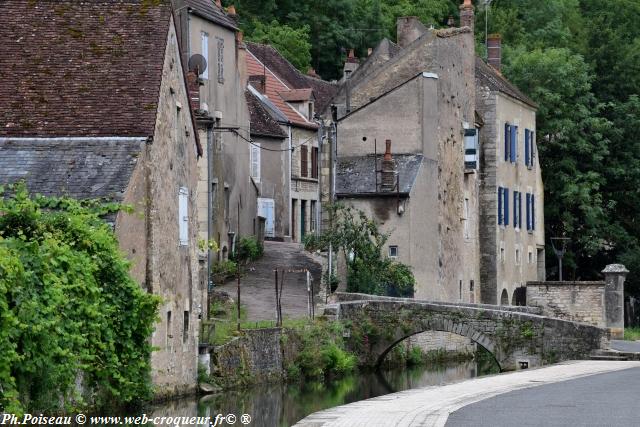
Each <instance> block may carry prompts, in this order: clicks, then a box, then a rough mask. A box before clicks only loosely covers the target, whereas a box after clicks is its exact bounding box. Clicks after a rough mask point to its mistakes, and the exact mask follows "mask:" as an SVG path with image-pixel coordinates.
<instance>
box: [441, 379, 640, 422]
mask: <svg viewBox="0 0 640 427" xmlns="http://www.w3.org/2000/svg"><path fill="white" fill-rule="evenodd" d="M638 396H640V367H639V368H632V369H625V370H624V371H616V372H609V373H606V374H599V375H591V376H588V377H584V378H580V379H576V380H569V381H563V382H560V383H556V384H548V385H543V386H540V387H533V388H528V389H525V390H518V391H513V392H510V393H505V394H501V395H499V396H496V397H492V398H490V399H486V400H483V401H481V402H478V403H474V404H471V405H468V406H465V407H464V408H461V409H459V410H457V411H455V412H454V413H452V414H451V415H450V416H449V420H448V421H447V424H446V426H447V427H466V426H474V427H502V426H504V427H507V426H509V427H511V426H519V427H533V426H536V427H538V426H540V427H547V426H572V427H573V426H593V427H601V426H620V427H626V426H637V425H639V424H640V406H639V405H638Z"/></svg>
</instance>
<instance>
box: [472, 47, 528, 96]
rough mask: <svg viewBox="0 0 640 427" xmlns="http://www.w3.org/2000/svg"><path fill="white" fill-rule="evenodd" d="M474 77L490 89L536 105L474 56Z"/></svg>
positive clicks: (493, 69)
mask: <svg viewBox="0 0 640 427" xmlns="http://www.w3.org/2000/svg"><path fill="white" fill-rule="evenodd" d="M476 79H477V80H478V82H479V83H480V84H482V85H484V86H487V87H488V88H489V89H491V90H495V91H498V92H502V93H504V94H506V95H509V96H510V97H512V98H515V99H517V100H520V101H522V102H524V103H525V104H527V105H529V106H530V107H533V108H538V105H537V104H536V103H535V102H534V101H533V100H532V99H531V98H529V97H528V96H527V95H525V94H524V93H522V92H521V91H520V89H518V88H517V87H516V86H515V85H514V84H513V83H511V82H510V81H509V80H507V79H506V78H504V77H503V76H502V75H501V74H500V73H498V71H496V69H495V68H493V67H492V66H490V65H489V64H487V63H486V62H484V61H483V60H482V58H480V57H477V56H476Z"/></svg>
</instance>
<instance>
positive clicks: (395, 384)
mask: <svg viewBox="0 0 640 427" xmlns="http://www.w3.org/2000/svg"><path fill="white" fill-rule="evenodd" d="M488 372H489V371H488V370H487V369H486V368H485V367H483V366H480V367H479V365H477V364H476V363H475V362H465V363H461V364H455V365H444V366H443V365H440V366H418V367H411V368H406V369H398V370H390V371H383V372H370V373H358V374H356V375H351V376H347V377H344V378H340V379H336V380H333V381H329V382H303V383H299V384H266V385H258V386H253V387H251V388H250V389H248V390H231V391H225V392H224V393H221V394H218V395H211V396H206V397H205V398H203V399H201V400H200V401H199V402H198V404H197V414H196V405H195V401H188V402H182V403H176V402H173V403H169V404H166V405H163V406H160V407H156V408H154V413H155V414H158V415H163V416H172V415H173V416H175V415H180V416H183V415H185V416H196V415H197V416H201V417H202V416H210V417H212V418H213V417H215V416H216V414H235V415H236V416H238V417H239V416H241V415H242V414H249V415H251V417H252V421H251V423H250V424H249V425H251V426H254V427H275V426H291V425H293V424H295V423H296V422H297V421H299V420H301V419H302V418H304V417H305V416H307V415H309V414H311V413H313V412H316V411H320V410H322V409H327V408H331V407H334V406H338V405H343V404H346V403H351V402H356V401H358V400H363V399H369V398H372V397H376V396H380V395H384V394H388V393H394V392H397V391H402V390H407V389H411V388H418V387H425V386H432V385H442V384H448V383H453V382H457V381H462V380H465V379H468V378H474V377H476V376H478V375H483V374H486V373H488ZM236 425H241V423H240V422H239V419H238V422H237V423H236Z"/></svg>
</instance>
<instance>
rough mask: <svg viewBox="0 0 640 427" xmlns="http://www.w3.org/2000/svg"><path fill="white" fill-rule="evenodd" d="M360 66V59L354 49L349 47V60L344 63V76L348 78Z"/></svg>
mask: <svg viewBox="0 0 640 427" xmlns="http://www.w3.org/2000/svg"><path fill="white" fill-rule="evenodd" d="M359 66H360V61H359V60H358V58H356V55H355V52H354V51H353V49H349V55H347V60H346V62H345V63H344V69H343V72H344V78H346V79H348V78H349V76H351V73H353V72H354V71H355V70H357V69H358V67H359Z"/></svg>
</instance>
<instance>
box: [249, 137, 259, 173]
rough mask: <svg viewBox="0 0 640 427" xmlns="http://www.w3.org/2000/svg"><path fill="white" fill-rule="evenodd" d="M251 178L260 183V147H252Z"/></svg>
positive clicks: (256, 145)
mask: <svg viewBox="0 0 640 427" xmlns="http://www.w3.org/2000/svg"><path fill="white" fill-rule="evenodd" d="M251 176H252V177H253V178H254V179H255V180H256V181H260V146H259V144H255V145H251Z"/></svg>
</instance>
